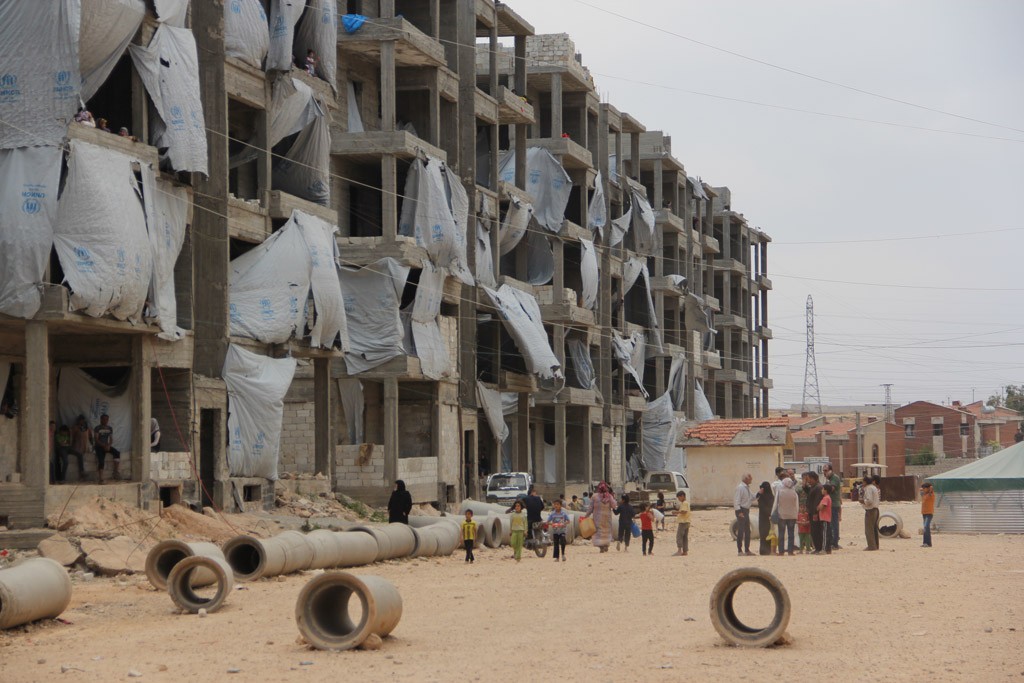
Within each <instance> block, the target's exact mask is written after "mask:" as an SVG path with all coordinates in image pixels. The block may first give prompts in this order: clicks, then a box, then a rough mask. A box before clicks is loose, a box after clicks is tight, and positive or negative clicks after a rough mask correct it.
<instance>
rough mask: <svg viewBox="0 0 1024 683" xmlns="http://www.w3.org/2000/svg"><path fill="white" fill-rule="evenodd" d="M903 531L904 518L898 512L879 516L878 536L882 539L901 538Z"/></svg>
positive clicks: (884, 513)
mask: <svg viewBox="0 0 1024 683" xmlns="http://www.w3.org/2000/svg"><path fill="white" fill-rule="evenodd" d="M901 531H903V518H902V517H900V516H899V513H897V512H883V513H881V514H880V515H878V535H879V536H881V537H882V538H899V537H900V532H901Z"/></svg>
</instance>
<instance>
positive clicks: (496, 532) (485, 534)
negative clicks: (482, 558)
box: [473, 515, 501, 548]
mask: <svg viewBox="0 0 1024 683" xmlns="http://www.w3.org/2000/svg"><path fill="white" fill-rule="evenodd" d="M473 520H474V521H475V522H476V545H475V547H477V548H482V547H484V546H487V547H488V548H498V547H500V546H501V522H499V521H498V516H497V515H487V516H486V517H485V516H481V517H480V518H477V516H476V515H473Z"/></svg>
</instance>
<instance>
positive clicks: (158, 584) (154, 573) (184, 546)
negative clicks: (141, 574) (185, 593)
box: [146, 539, 224, 591]
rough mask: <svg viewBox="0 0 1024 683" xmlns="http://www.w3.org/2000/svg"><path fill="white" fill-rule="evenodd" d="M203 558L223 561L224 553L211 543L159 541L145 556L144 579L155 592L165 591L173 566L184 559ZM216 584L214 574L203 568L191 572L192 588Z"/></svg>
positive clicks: (174, 540)
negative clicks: (217, 558) (215, 558)
mask: <svg viewBox="0 0 1024 683" xmlns="http://www.w3.org/2000/svg"><path fill="white" fill-rule="evenodd" d="M194 556H203V557H219V558H220V559H222V560H223V559H224V553H223V552H221V549H220V548H218V547H217V546H216V545H214V544H213V543H207V542H205V541H198V542H195V543H186V542H185V541H179V540H177V539H170V540H167V541H160V542H159V543H157V544H156V545H155V546H154V547H153V549H152V550H150V551H149V555H147V556H146V578H148V579H149V582H150V584H152V585H153V588H156V589H157V590H160V591H162V590H166V589H167V577H168V576H170V575H171V570H172V569H174V565H176V564H178V563H179V562H181V561H182V560H184V559H185V558H186V557H194ZM216 582H217V576H216V574H215V573H214V572H211V571H207V569H206V567H205V566H197V567H196V568H195V571H193V572H192V585H193V586H197V587H198V586H209V585H211V584H213V583H216Z"/></svg>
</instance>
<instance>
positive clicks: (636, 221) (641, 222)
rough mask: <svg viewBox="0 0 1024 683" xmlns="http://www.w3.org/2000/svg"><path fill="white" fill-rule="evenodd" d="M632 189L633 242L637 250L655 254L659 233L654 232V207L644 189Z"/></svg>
mask: <svg viewBox="0 0 1024 683" xmlns="http://www.w3.org/2000/svg"><path fill="white" fill-rule="evenodd" d="M631 189H632V198H633V205H632V207H631V208H632V211H633V242H634V244H635V245H636V250H637V252H639V253H641V254H644V255H646V256H653V255H654V253H655V251H656V250H657V247H658V240H657V235H656V234H655V232H654V209H652V208H651V204H650V202H648V201H647V195H646V194H645V193H644V191H643V190H640V189H637V188H635V187H633V188H631Z"/></svg>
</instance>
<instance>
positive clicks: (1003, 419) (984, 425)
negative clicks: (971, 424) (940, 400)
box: [953, 401, 1022, 455]
mask: <svg viewBox="0 0 1024 683" xmlns="http://www.w3.org/2000/svg"><path fill="white" fill-rule="evenodd" d="M953 405H954V406H958V405H959V403H958V402H957V401H954V402H953ZM962 409H963V410H966V411H967V412H969V413H971V414H972V415H974V417H975V419H976V423H975V424H976V425H977V434H976V435H975V436H976V438H977V439H978V450H979V455H981V454H987V453H985V451H986V450H991V449H993V448H994V447H995V446H996V445H998V447H999V448H1006V447H1007V446H1012V445H1013V444H1014V443H1015V441H1014V437H1015V435H1016V434H1017V432H1018V431H1020V430H1021V424H1022V423H1021V414H1020V413H1019V412H1018V411H1016V410H1011V409H1009V408H1004V407H1002V406H999V407H995V406H986V405H985V404H984V403H983V402H982V401H975V402H974V403H968V404H967V405H965V406H962ZM987 411H988V412H987Z"/></svg>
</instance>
